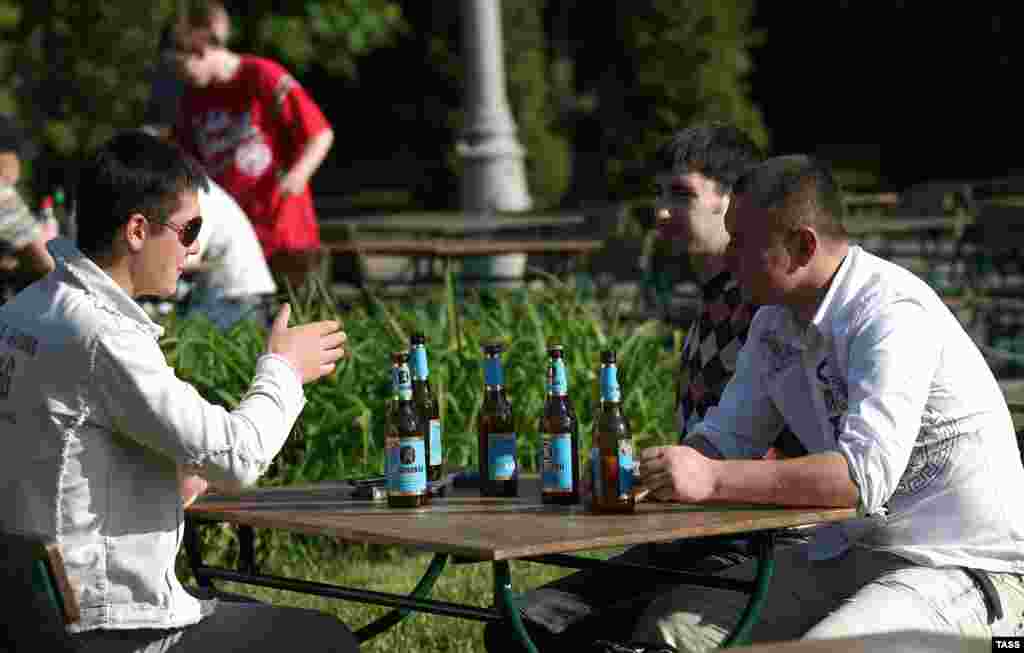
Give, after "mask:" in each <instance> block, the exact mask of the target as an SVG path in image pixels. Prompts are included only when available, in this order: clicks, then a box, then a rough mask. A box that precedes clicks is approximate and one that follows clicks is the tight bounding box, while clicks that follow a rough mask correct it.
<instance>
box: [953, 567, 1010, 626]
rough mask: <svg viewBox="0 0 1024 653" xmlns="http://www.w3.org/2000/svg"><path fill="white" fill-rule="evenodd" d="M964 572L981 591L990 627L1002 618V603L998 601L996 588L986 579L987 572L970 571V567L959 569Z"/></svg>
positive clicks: (990, 580) (989, 579) (979, 570)
mask: <svg viewBox="0 0 1024 653" xmlns="http://www.w3.org/2000/svg"><path fill="white" fill-rule="evenodd" d="M960 568H961V569H963V570H964V573H965V574H967V575H968V576H970V578H971V580H972V581H974V584H975V585H977V586H978V589H979V590H981V596H982V598H984V599H985V608H986V609H988V624H989V625H990V626H991V625H992V624H993V623H994V622H996V621H998V620H999V619H1002V618H1003V602H1002V601H1001V600H1000V599H999V592H998V591H996V586H995V585H993V584H992V579H991V578H989V577H988V572H986V571H983V570H981V569H971V568H970V567H960Z"/></svg>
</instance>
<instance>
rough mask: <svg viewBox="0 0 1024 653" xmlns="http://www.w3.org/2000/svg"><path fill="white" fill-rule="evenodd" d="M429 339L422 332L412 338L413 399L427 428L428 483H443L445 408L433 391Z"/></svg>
mask: <svg viewBox="0 0 1024 653" xmlns="http://www.w3.org/2000/svg"><path fill="white" fill-rule="evenodd" d="M426 343H427V339H426V338H425V337H424V335H423V334H422V333H414V334H413V336H412V338H410V344H411V345H412V347H411V356H410V363H411V367H412V400H413V403H414V404H416V410H417V411H418V412H419V415H420V419H421V420H422V421H423V424H424V425H425V426H426V428H427V482H430V481H440V480H441V476H442V471H443V467H444V449H443V445H442V444H441V407H440V406H439V405H438V403H437V397H435V396H434V392H433V390H431V388H430V381H429V380H428V378H427V377H428V376H429V375H430V370H429V368H428V367H427V345H426Z"/></svg>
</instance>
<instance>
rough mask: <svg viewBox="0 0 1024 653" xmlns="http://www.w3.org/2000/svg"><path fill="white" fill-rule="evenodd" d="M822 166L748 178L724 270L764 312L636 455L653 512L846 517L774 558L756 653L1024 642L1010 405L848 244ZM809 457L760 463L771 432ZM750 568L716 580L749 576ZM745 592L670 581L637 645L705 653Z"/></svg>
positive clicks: (894, 283)
mask: <svg viewBox="0 0 1024 653" xmlns="http://www.w3.org/2000/svg"><path fill="white" fill-rule="evenodd" d="M843 214H844V209H843V201H842V195H841V190H840V188H839V186H838V185H837V184H836V182H835V179H834V176H833V174H832V172H831V170H830V169H829V168H828V166H827V165H825V164H824V163H822V162H819V161H817V160H815V159H814V158H813V157H810V156H806V155H790V156H780V157H774V158H772V159H768V160H767V161H765V162H763V163H761V164H760V165H758V166H755V167H754V168H752V169H751V170H750V171H748V172H747V173H746V174H744V175H743V176H742V177H741V178H740V180H739V181H738V182H737V184H736V186H735V188H734V193H733V206H732V207H731V208H730V210H729V212H728V213H727V214H726V216H725V225H726V229H727V231H728V233H729V246H728V250H727V257H728V261H729V266H730V269H731V270H732V271H733V274H734V276H735V277H736V279H737V280H738V281H739V284H740V287H741V289H742V290H743V294H744V298H745V299H746V300H747V301H750V302H753V303H756V304H759V305H761V308H760V309H759V310H758V312H757V315H756V316H755V318H754V321H753V323H752V325H751V327H750V333H749V335H748V337H747V343H746V345H745V347H744V348H743V350H742V351H741V353H740V357H739V360H738V363H737V368H736V372H735V374H734V375H733V377H732V379H731V380H730V381H729V383H728V385H727V386H726V388H725V391H724V393H723V394H722V397H721V400H720V401H719V402H718V404H717V405H716V406H714V407H712V408H710V409H709V410H708V412H707V414H706V415H705V417H704V419H703V420H702V421H701V422H700V423H699V424H697V425H695V426H694V427H692V428H691V429H689V431H688V432H687V436H686V438H685V440H684V441H683V443H682V444H681V445H675V446H662V447H650V448H648V449H645V450H643V451H642V452H641V454H640V481H641V483H642V484H643V486H644V488H645V489H646V490H647V491H648V492H649V496H650V497H651V498H652V499H653V500H658V501H679V502H685V503H716V502H717V503H721V502H727V503H728V502H732V503H756V504H771V505H780V506H794V507H799V506H814V507H838V508H856V510H857V515H858V517H857V518H854V519H851V520H848V521H846V522H842V523H838V524H831V525H824V526H820V527H817V528H816V529H815V530H814V531H813V533H812V535H811V537H810V538H809V540H808V542H807V543H806V544H805V545H802V546H792V547H789V548H787V549H785V550H783V551H777V552H776V555H775V566H776V569H775V574H776V579H777V581H776V582H774V583H772V584H771V586H770V587H769V588H768V594H767V597H766V600H765V603H764V607H763V610H762V613H761V616H760V619H759V621H758V622H757V624H755V626H754V628H753V631H752V637H753V640H754V641H755V642H764V641H779V640H787V639H795V638H799V637H808V638H821V639H829V638H838V637H857V636H864V635H872V634H878V633H891V632H897V631H930V632H935V633H943V634H948V635H953V636H974V637H981V638H991V637H993V636H996V635H999V636H1004V635H1011V636H1019V635H1020V634H1021V621H1020V615H1021V614H1024V578H1022V574H1024V504H1021V502H1020V501H1019V500H1018V499H1017V497H1016V494H1015V493H1014V492H1010V491H1007V488H1017V487H1022V486H1024V467H1022V465H1021V455H1020V450H1019V448H1018V445H1017V441H1016V438H1015V436H1014V431H1013V421H1012V419H1011V417H1010V413H1009V410H1008V409H1007V405H1006V400H1005V398H1004V397H1003V393H1002V391H1001V389H1000V387H999V384H998V382H997V381H996V379H995V377H994V375H993V374H992V371H991V370H990V369H989V367H988V365H987V364H986V362H985V359H984V358H983V357H982V355H981V352H980V351H979V350H978V348H977V346H976V345H975V344H974V342H973V341H972V340H971V338H970V336H969V335H968V334H967V333H966V332H965V331H964V329H963V327H962V325H961V324H960V322H959V321H958V320H957V318H956V316H955V315H953V314H952V313H951V312H950V310H949V308H948V307H947V306H946V305H945V304H944V303H943V301H942V299H941V298H940V297H939V296H938V295H937V294H936V293H935V291H934V290H933V289H932V288H931V287H929V286H928V284H927V283H926V282H924V281H923V280H921V279H919V278H918V277H916V276H915V275H914V274H912V273H911V272H910V271H908V270H906V269H904V268H902V267H900V266H898V265H895V264H893V263H891V262H888V261H885V260H884V259H881V258H878V257H876V256H873V255H872V254H869V253H868V252H866V251H864V250H863V249H861V248H860V247H858V246H856V245H853V244H851V243H850V241H849V237H848V235H847V233H846V229H845V227H844V225H843V218H844V215H843ZM784 424H786V425H789V427H790V428H792V430H793V432H794V433H795V435H796V436H797V437H798V438H799V440H800V441H801V442H802V443H803V445H804V447H805V448H806V449H807V451H808V452H809V453H808V454H807V455H804V456H799V457H796V458H792V459H785V460H769V461H763V460H756V459H757V458H760V457H762V456H763V455H764V453H765V452H766V451H767V450H768V448H769V447H770V446H771V444H772V442H773V441H774V440H775V438H776V437H777V436H778V434H779V432H780V430H781V429H782V427H783V425H784ZM753 568H754V562H752V561H751V562H746V563H743V564H741V565H737V566H735V567H732V568H730V569H727V570H725V571H723V572H722V575H723V576H726V577H731V578H750V577H751V574H752V572H753ZM742 605H743V599H742V597H737V596H736V595H735V593H731V592H727V591H724V590H718V589H712V588H706V587H695V586H687V585H682V586H679V587H676V588H673V589H672V590H670V591H669V592H667V593H666V594H664V595H663V596H660V597H659V598H657V599H656V600H655V601H653V602H652V603H650V604H649V605H648V608H647V610H646V611H645V613H644V614H643V615H642V617H641V619H640V620H639V621H638V623H637V626H636V629H635V631H634V634H633V636H634V638H635V639H637V640H641V641H654V642H657V643H661V644H664V645H668V646H672V647H674V648H676V649H678V650H685V651H704V650H710V649H712V648H715V647H717V646H718V645H719V644H720V643H721V642H722V640H723V638H724V637H725V634H726V633H727V632H729V631H730V630H732V629H733V628H734V627H735V625H736V624H737V623H738V621H739V618H740V613H741V609H742Z"/></svg>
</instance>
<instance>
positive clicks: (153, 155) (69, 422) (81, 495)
mask: <svg viewBox="0 0 1024 653" xmlns="http://www.w3.org/2000/svg"><path fill="white" fill-rule="evenodd" d="M204 179H205V177H204V175H203V173H202V171H201V170H200V169H199V168H198V166H197V165H196V164H195V163H194V162H193V161H192V160H191V159H189V158H188V157H187V156H185V155H184V154H183V153H182V152H181V150H180V149H179V148H178V147H177V146H174V145H172V144H169V143H166V142H163V141H161V140H160V139H158V138H155V137H153V136H150V135H147V134H144V133H141V132H139V131H130V132H125V133H122V134H119V135H117V136H115V137H114V138H113V139H112V140H110V141H109V142H107V143H106V144H105V145H103V146H102V147H100V148H99V150H98V151H97V152H96V153H95V154H94V155H93V156H92V157H91V158H90V159H89V160H88V161H87V162H86V163H85V165H84V166H83V167H82V168H81V170H80V174H79V181H78V188H77V193H76V196H77V198H78V203H79V213H78V214H79V216H80V219H79V224H78V247H76V246H75V245H73V244H72V243H71V242H69V241H67V240H64V239H56V240H54V241H52V242H51V243H50V244H49V248H50V252H51V253H52V254H53V257H54V259H55V261H56V265H57V268H56V270H55V271H54V272H53V273H52V274H50V275H48V276H47V277H45V278H44V279H41V280H39V281H37V282H35V283H33V284H32V285H30V286H29V287H28V288H26V289H25V290H24V291H22V292H21V293H20V294H19V295H18V296H17V297H15V298H14V299H13V300H12V301H11V302H9V303H8V304H6V305H5V306H3V307H0V422H2V423H3V435H4V455H3V456H2V457H0V487H2V488H3V490H4V491H3V493H2V497H3V498H2V499H0V524H2V525H3V527H4V528H7V529H14V530H20V531H27V532H33V533H40V534H44V535H48V536H51V537H53V538H54V539H56V541H58V542H59V543H60V544H61V546H62V549H63V554H64V558H65V565H66V567H67V571H68V576H69V578H70V580H71V586H72V587H73V588H74V591H75V594H76V598H77V600H78V603H79V605H80V608H81V618H80V620H79V621H78V622H77V623H76V624H73V625H71V626H69V630H70V631H71V633H72V638H73V639H74V640H75V643H76V644H77V645H78V646H79V649H80V650H86V651H90V650H101V651H109V650H116V651H143V650H145V651H150V650H166V649H168V648H171V647H172V646H173V647H176V649H175V650H177V648H181V649H182V650H246V651H250V652H258V651H278V650H281V649H285V648H287V647H289V646H292V645H293V642H294V637H295V634H296V633H303V635H304V636H305V641H304V650H307V651H357V650H358V645H357V643H356V641H355V638H354V637H353V636H352V634H351V632H350V631H349V630H348V629H347V628H346V627H345V626H344V625H343V624H342V623H340V622H339V621H337V620H336V619H335V618H334V617H333V616H330V615H326V614H321V613H317V612H313V611H308V610H300V609H293V608H279V607H274V606H270V605H263V604H256V603H241V602H220V603H218V602H216V601H213V600H205V601H204V600H199V599H197V598H195V597H194V596H193V595H191V594H190V593H188V592H187V591H185V589H184V588H183V587H182V585H181V583H180V582H179V581H178V579H177V578H176V576H175V572H174V563H175V558H176V555H177V553H178V548H179V545H180V543H181V539H182V535H183V528H184V511H183V508H184V507H185V506H186V505H187V504H188V502H189V501H191V500H192V499H193V498H194V497H195V495H196V494H197V493H198V492H201V491H202V490H203V489H204V488H205V486H206V484H207V483H211V484H216V485H218V487H220V488H222V489H226V490H230V489H231V488H236V487H239V486H241V485H245V484H251V483H254V482H255V481H256V480H257V479H258V478H259V476H260V475H261V474H262V473H264V472H265V471H266V469H267V468H268V467H269V465H270V464H271V462H272V460H273V458H274V456H275V455H277V453H278V452H279V451H280V449H281V447H282V446H283V445H284V442H285V439H286V438H287V436H288V433H289V432H290V431H291V428H292V426H293V424H294V422H295V420H296V419H297V418H298V416H299V413H300V412H301V410H302V407H303V404H304V403H305V398H304V396H303V390H302V385H303V384H304V383H309V382H312V381H315V380H317V379H319V378H320V377H322V376H323V375H325V374H328V373H330V372H331V371H332V370H333V369H334V367H335V363H336V362H337V361H338V360H339V359H340V358H341V357H342V356H343V355H344V353H345V350H344V343H345V340H346V338H345V334H344V333H342V332H341V331H339V325H338V323H337V322H333V321H325V322H317V323H312V324H306V325H302V326H295V327H291V328H289V327H288V319H289V315H290V309H289V307H288V305H287V304H286V305H284V306H283V307H282V308H281V311H280V312H279V313H278V315H277V317H276V318H275V320H274V323H273V326H272V328H271V330H270V333H269V336H268V340H267V349H266V353H265V354H264V355H263V356H261V357H260V358H259V360H258V361H257V363H256V371H255V376H254V379H253V382H252V385H251V386H250V388H249V391H248V392H247V393H246V395H245V397H244V398H243V399H242V401H241V402H240V404H239V405H238V407H237V408H236V409H234V410H231V411H229V410H227V409H225V408H223V407H221V406H217V405H214V404H211V403H209V402H207V401H206V400H205V399H203V398H202V397H201V396H200V395H199V393H198V392H197V391H196V389H195V388H194V387H192V386H191V385H189V384H188V383H185V382H183V381H181V380H180V379H178V378H177V377H176V376H175V374H174V370H173V368H171V367H170V366H169V365H168V364H167V361H166V359H165V358H164V355H163V352H162V351H161V349H160V346H159V342H158V339H159V338H160V336H161V334H162V333H163V329H162V328H161V327H160V326H158V325H157V324H155V323H154V322H153V321H152V320H150V318H149V316H148V315H147V314H146V313H145V311H143V310H142V308H141V307H140V306H139V304H138V303H137V301H136V299H137V298H138V297H140V296H143V295H149V296H170V295H171V294H173V293H174V292H175V289H176V286H177V282H178V278H179V276H180V275H181V272H182V270H183V269H184V267H185V262H186V260H187V259H188V258H189V257H190V256H194V255H195V254H196V252H197V250H198V240H197V239H198V236H199V234H200V233H201V231H202V229H203V226H202V217H201V216H200V215H199V203H198V197H197V190H198V189H199V187H200V186H201V185H202V184H203V183H204Z"/></svg>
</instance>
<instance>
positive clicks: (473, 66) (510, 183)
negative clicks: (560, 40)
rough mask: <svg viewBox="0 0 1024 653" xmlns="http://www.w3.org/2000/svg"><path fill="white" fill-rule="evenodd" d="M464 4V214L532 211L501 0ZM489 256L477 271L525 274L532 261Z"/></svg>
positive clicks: (461, 143)
mask: <svg viewBox="0 0 1024 653" xmlns="http://www.w3.org/2000/svg"><path fill="white" fill-rule="evenodd" d="M461 1H462V4H461V7H462V34H463V43H464V46H463V47H464V50H463V52H464V55H465V60H466V91H465V110H466V126H465V128H464V129H463V131H462V134H461V139H460V141H459V143H458V146H457V151H458V154H459V156H460V157H461V158H462V178H461V180H460V181H461V187H460V194H461V202H462V210H463V211H466V212H479V213H480V214H481V215H483V216H488V215H490V214H492V213H493V212H494V211H528V210H529V209H530V207H531V206H532V204H533V202H532V200H531V199H530V195H529V193H528V192H527V188H526V170H525V167H524V165H523V156H524V154H525V151H524V149H523V146H522V145H521V144H520V143H519V141H518V139H517V138H516V124H515V121H514V120H513V119H512V111H511V110H510V109H509V104H508V95H507V93H506V90H505V65H504V55H503V52H504V45H503V43H504V42H503V41H502V37H501V5H500V1H499V0H461ZM488 258H489V259H491V261H490V263H489V264H488V263H484V264H483V265H481V266H479V267H480V269H479V270H474V271H475V272H478V273H480V274H487V273H490V274H494V275H499V276H521V274H522V269H523V267H524V266H525V262H526V256H525V255H523V254H513V255H505V256H500V257H493V258H492V257H488ZM469 267H470V268H476V267H478V266H476V265H470V266H469ZM516 268H518V274H516Z"/></svg>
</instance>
